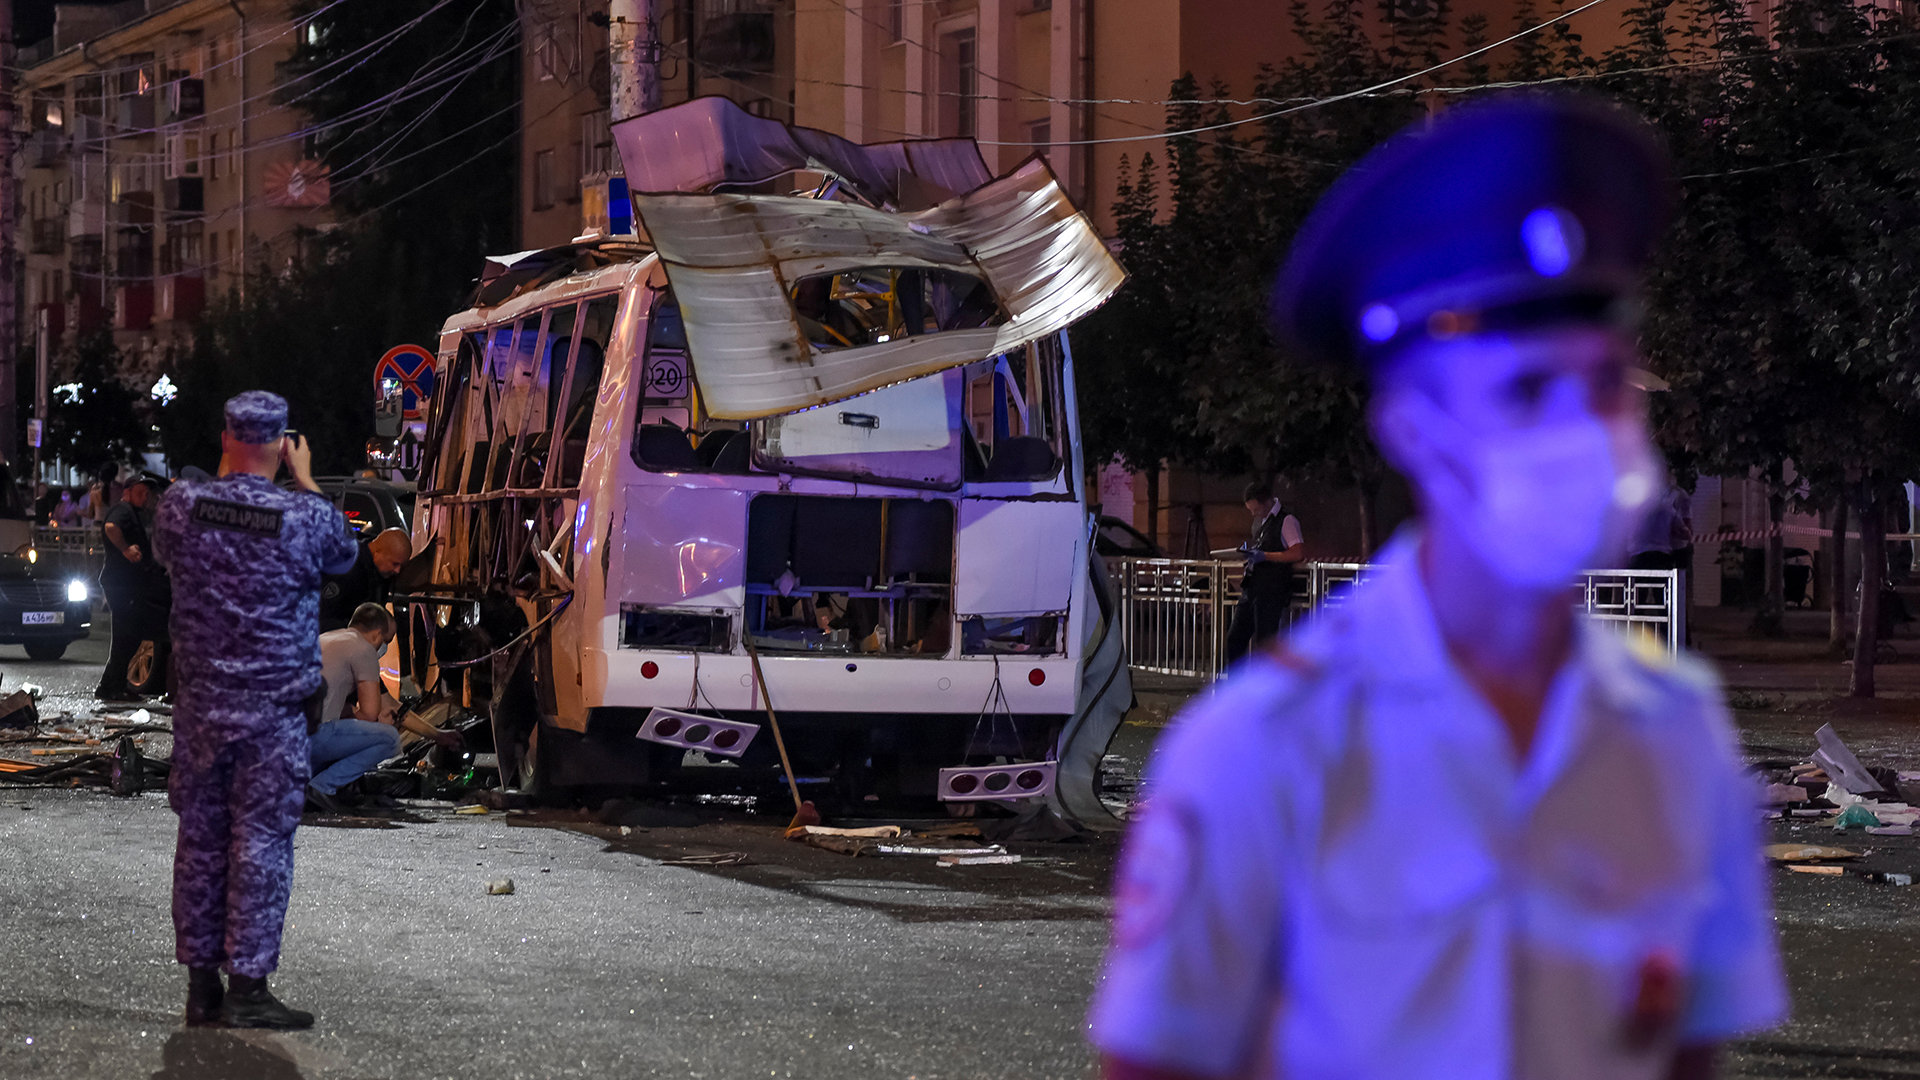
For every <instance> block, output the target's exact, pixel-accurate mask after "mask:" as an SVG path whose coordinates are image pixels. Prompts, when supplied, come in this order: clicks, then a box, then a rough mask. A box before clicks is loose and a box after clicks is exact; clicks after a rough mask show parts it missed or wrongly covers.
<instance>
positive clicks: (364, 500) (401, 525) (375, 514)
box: [281, 476, 414, 540]
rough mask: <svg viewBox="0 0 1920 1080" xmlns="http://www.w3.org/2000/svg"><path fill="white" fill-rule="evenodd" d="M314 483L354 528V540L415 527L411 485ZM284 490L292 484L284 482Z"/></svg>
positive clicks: (324, 479) (352, 479) (331, 479)
mask: <svg viewBox="0 0 1920 1080" xmlns="http://www.w3.org/2000/svg"><path fill="white" fill-rule="evenodd" d="M313 482H314V483H316V484H319V485H320V491H321V493H322V494H324V495H325V496H326V497H327V498H329V499H332V500H333V504H334V505H335V506H338V507H339V508H340V512H341V513H343V514H345V515H347V524H348V525H351V526H353V534H354V536H356V537H358V538H359V539H361V540H366V539H369V538H370V537H372V536H373V535H374V534H375V533H377V532H379V531H381V530H382V529H411V528H412V527H413V525H412V522H413V493H414V487H413V485H412V484H411V483H408V482H406V481H393V480H380V479H376V478H374V477H370V476H316V477H314V478H313ZM281 486H282V487H292V486H293V481H292V480H283V481H281Z"/></svg>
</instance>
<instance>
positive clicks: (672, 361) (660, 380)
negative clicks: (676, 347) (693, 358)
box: [647, 353, 687, 398]
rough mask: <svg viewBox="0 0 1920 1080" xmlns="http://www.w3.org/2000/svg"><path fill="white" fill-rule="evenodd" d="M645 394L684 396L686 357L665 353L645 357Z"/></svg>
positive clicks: (668, 396) (664, 396)
mask: <svg viewBox="0 0 1920 1080" xmlns="http://www.w3.org/2000/svg"><path fill="white" fill-rule="evenodd" d="M647 396H648V397H650V398H683V397H686V396H687V361H686V359H685V358H684V357H679V356H673V355H670V354H667V353H655V354H653V355H652V356H649V357H647Z"/></svg>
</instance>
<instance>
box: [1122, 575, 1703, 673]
mask: <svg viewBox="0 0 1920 1080" xmlns="http://www.w3.org/2000/svg"><path fill="white" fill-rule="evenodd" d="M1242 569H1243V565H1242V564H1241V563H1239V562H1237V561H1235V562H1218V561H1214V560H1210V559H1136V558H1116V559H1108V560H1107V572H1108V579H1109V580H1110V581H1112V582H1113V586H1114V589H1115V591H1116V592H1117V593H1118V599H1119V603H1120V632H1121V633H1122V634H1123V635H1124V636H1125V639H1126V643H1127V655H1128V657H1129V665H1130V666H1131V667H1132V668H1133V670H1135V671H1140V672H1152V673H1155V674H1161V675H1185V676H1190V677H1193V678H1199V679H1211V678H1213V677H1214V676H1216V675H1218V674H1220V672H1221V670H1222V669H1224V668H1225V667H1226V659H1225V658H1226V651H1227V650H1226V646H1227V628H1228V626H1229V624H1230V623H1231V622H1232V620H1233V605H1234V604H1235V603H1237V602H1238V601H1239V599H1240V574H1241V571H1242ZM1370 569H1371V567H1370V566H1368V565H1367V564H1365V563H1331V562H1309V563H1302V564H1300V565H1299V567H1298V569H1297V572H1296V573H1295V574H1294V578H1293V588H1294V596H1293V612H1292V614H1293V619H1294V621H1295V622H1296V623H1297V622H1299V621H1301V620H1303V619H1312V618H1314V617H1315V615H1316V614H1317V613H1318V612H1319V611H1321V610H1323V609H1325V608H1328V607H1332V606H1336V605H1338V604H1339V602H1340V594H1341V592H1342V590H1343V589H1344V588H1345V587H1346V586H1349V585H1352V584H1353V583H1354V582H1356V581H1358V580H1360V579H1362V578H1364V577H1366V575H1367V573H1368V571H1369V570H1370ZM1684 573H1685V572H1684V571H1680V570H1592V571H1588V572H1586V573H1584V574H1582V575H1581V576H1580V578H1579V579H1578V580H1577V581H1576V582H1575V583H1574V589H1575V594H1576V601H1575V602H1576V603H1577V604H1579V605H1580V606H1581V608H1582V609H1583V610H1585V611H1586V613H1587V614H1588V615H1589V616H1591V617H1593V618H1595V619H1598V620H1600V621H1602V622H1606V623H1611V624H1615V625H1618V626H1619V627H1621V628H1622V629H1626V630H1633V631H1638V632H1645V633H1652V634H1654V635H1655V636H1656V637H1659V638H1661V639H1662V641H1663V643H1664V644H1665V646H1666V648H1667V651H1668V652H1670V653H1674V652H1678V651H1679V648H1680V643H1681V642H1683V641H1685V640H1686V604H1685V602H1684V597H1685V595H1686V594H1685V592H1683V591H1682V586H1683V580H1684V578H1683V575H1684Z"/></svg>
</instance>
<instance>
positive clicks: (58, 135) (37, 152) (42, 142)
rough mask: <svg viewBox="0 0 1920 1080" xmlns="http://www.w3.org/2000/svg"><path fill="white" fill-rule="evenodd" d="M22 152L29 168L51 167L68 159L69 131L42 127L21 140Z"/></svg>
mask: <svg viewBox="0 0 1920 1080" xmlns="http://www.w3.org/2000/svg"><path fill="white" fill-rule="evenodd" d="M20 154H21V156H22V157H24V158H25V159H26V162H27V168H29V169H51V168H53V167H54V166H56V165H58V164H60V163H61V162H62V161H65V160H66V157H67V133H66V132H65V131H62V130H61V129H59V128H41V129H40V130H39V131H36V132H33V133H32V134H30V135H28V136H27V137H26V138H25V139H24V140H22V141H21V143H20Z"/></svg>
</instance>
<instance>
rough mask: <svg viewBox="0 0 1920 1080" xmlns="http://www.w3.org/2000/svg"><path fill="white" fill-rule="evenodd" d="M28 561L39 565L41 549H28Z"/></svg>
mask: <svg viewBox="0 0 1920 1080" xmlns="http://www.w3.org/2000/svg"><path fill="white" fill-rule="evenodd" d="M27 561H28V562H30V563H37V562H39V561H40V549H39V548H28V549H27Z"/></svg>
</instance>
